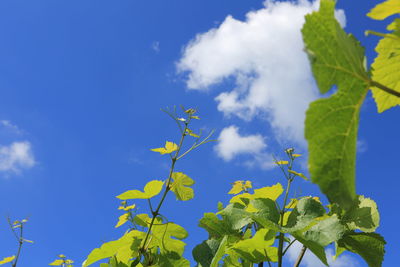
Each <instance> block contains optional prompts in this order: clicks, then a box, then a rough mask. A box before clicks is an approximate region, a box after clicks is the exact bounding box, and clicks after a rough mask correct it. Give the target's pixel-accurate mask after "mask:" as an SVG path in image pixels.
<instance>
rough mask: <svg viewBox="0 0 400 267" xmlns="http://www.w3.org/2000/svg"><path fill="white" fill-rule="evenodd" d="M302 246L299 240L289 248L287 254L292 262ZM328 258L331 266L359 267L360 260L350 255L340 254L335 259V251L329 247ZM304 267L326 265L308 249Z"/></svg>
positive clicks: (303, 261) (302, 263)
mask: <svg viewBox="0 0 400 267" xmlns="http://www.w3.org/2000/svg"><path fill="white" fill-rule="evenodd" d="M301 248H302V244H300V243H299V242H297V241H296V242H295V243H293V245H292V246H291V247H290V248H289V249H288V251H287V254H285V255H288V259H289V261H291V262H296V259H297V257H298V256H299V254H300V250H301ZM325 252H326V258H327V260H328V264H329V266H330V267H357V266H359V265H358V262H357V261H356V260H355V259H354V258H352V257H350V256H348V255H344V254H342V255H340V256H339V257H338V258H337V259H336V260H333V256H334V252H333V250H332V249H330V248H329V249H327V250H326V251H325ZM300 266H304V267H326V265H325V264H323V263H322V262H321V261H320V260H319V259H318V258H317V257H316V256H315V255H314V254H313V253H312V252H310V251H309V250H307V251H306V253H305V254H304V257H303V259H302V261H301V265H300Z"/></svg>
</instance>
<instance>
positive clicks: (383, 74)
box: [371, 0, 400, 112]
mask: <svg viewBox="0 0 400 267" xmlns="http://www.w3.org/2000/svg"><path fill="white" fill-rule="evenodd" d="M398 2H399V5H400V0H399V1H398ZM388 29H389V30H393V32H392V33H389V34H383V36H384V38H382V39H381V40H380V41H379V43H378V45H377V46H376V48H375V51H376V52H377V53H378V55H377V57H376V58H375V60H374V62H373V63H372V65H371V67H372V79H373V80H374V81H376V82H378V83H380V84H383V85H385V86H387V87H389V88H390V89H393V90H395V91H397V92H400V19H397V20H396V21H395V22H394V23H393V24H391V25H389V27H388ZM371 90H372V94H373V96H374V99H375V102H376V104H377V106H378V112H383V111H385V110H387V109H389V108H391V107H394V106H397V105H400V97H398V96H394V95H392V94H389V93H386V92H385V91H383V90H381V89H378V88H376V87H372V88H371Z"/></svg>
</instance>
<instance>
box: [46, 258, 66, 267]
mask: <svg viewBox="0 0 400 267" xmlns="http://www.w3.org/2000/svg"><path fill="white" fill-rule="evenodd" d="M63 264H64V260H60V259H58V260H55V261H53V262H51V263H49V265H51V266H62V265H63Z"/></svg>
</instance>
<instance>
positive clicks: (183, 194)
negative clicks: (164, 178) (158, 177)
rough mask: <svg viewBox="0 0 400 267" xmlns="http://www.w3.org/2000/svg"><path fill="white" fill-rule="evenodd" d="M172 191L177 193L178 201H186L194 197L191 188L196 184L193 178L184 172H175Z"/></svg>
mask: <svg viewBox="0 0 400 267" xmlns="http://www.w3.org/2000/svg"><path fill="white" fill-rule="evenodd" d="M171 178H172V180H173V182H172V183H171V191H172V192H174V193H175V196H176V198H177V199H179V200H182V201H186V200H189V199H192V198H193V197H194V192H193V189H192V188H190V187H189V186H192V185H193V184H194V181H193V179H192V178H190V177H189V176H187V175H186V174H184V173H182V172H174V173H173V174H172V176H171Z"/></svg>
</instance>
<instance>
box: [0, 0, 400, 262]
mask: <svg viewBox="0 0 400 267" xmlns="http://www.w3.org/2000/svg"><path fill="white" fill-rule="evenodd" d="M375 3H376V2H375V1H372V0H368V1H365V0H364V1H360V0H359V1H344V0H341V1H339V3H338V8H340V9H343V10H344V13H343V12H339V13H338V18H340V20H341V21H342V23H345V24H346V30H347V31H349V32H352V33H353V34H354V35H355V36H356V37H357V38H359V39H360V40H361V42H362V44H363V45H364V46H365V47H366V51H367V56H368V62H369V63H370V62H371V61H372V59H373V57H374V52H373V48H374V46H375V45H376V42H377V40H378V39H377V38H375V37H365V36H364V31H365V30H366V29H374V30H376V31H383V29H384V25H385V23H386V22H384V23H382V22H377V21H372V20H370V19H368V18H367V17H366V16H365V14H366V13H367V12H368V11H369V9H370V8H372V7H373V6H374V5H375ZM312 8H313V6H312V4H308V3H307V2H304V1H303V2H301V4H299V5H295V4H293V2H292V4H290V3H286V4H279V3H277V4H269V5H268V7H267V8H266V7H265V5H264V3H263V1H261V0H258V1H237V0H234V1H232V0H220V1H209V0H204V1H184V0H170V1H128V0H120V1H113V2H111V1H105V0H87V1H75V0H70V1H50V0H37V1H18V0H13V1H11V0H3V1H1V2H0V36H1V40H2V41H1V42H0V62H1V64H0V95H1V97H0V154H1V155H0V202H1V203H2V205H1V206H0V235H1V241H0V252H1V255H0V257H3V256H9V255H12V254H14V253H15V249H16V247H15V240H14V239H13V236H12V234H11V232H10V231H9V229H8V226H7V221H6V216H8V215H9V216H11V217H12V218H16V219H17V218H25V217H29V223H28V225H27V230H26V238H28V239H31V240H34V241H35V243H34V244H32V245H31V244H27V245H26V247H24V250H23V253H22V257H21V262H20V266H45V265H46V264H48V263H49V262H50V261H52V260H53V259H54V258H55V257H56V255H58V254H60V253H63V254H66V255H67V256H68V257H70V258H72V259H73V260H75V262H76V263H78V264H77V265H78V266H79V264H80V263H81V262H82V261H83V260H84V259H85V257H86V256H87V255H88V253H89V252H90V251H91V249H93V248H95V247H97V246H99V245H100V244H101V242H103V241H109V240H112V239H115V238H117V237H118V236H119V235H121V234H122V232H123V230H122V229H114V225H115V223H116V220H117V217H118V216H119V215H120V213H119V212H118V210H117V207H118V203H119V202H118V200H117V199H116V198H115V196H116V195H118V194H120V193H122V192H124V191H126V190H128V189H141V188H142V187H143V186H144V184H145V183H146V182H147V181H149V180H151V179H165V178H166V175H167V168H166V166H167V165H166V164H167V163H168V161H167V158H165V157H161V156H160V155H157V154H156V153H153V152H151V151H149V149H150V148H154V147H159V146H162V145H163V143H164V142H165V140H171V141H172V140H176V139H177V134H178V132H177V129H176V126H175V124H174V122H173V121H172V120H170V119H169V118H168V117H167V116H166V115H165V114H164V113H163V112H161V111H160V109H161V108H165V107H167V106H173V105H180V104H183V105H185V106H187V107H196V108H198V110H199V116H200V117H201V118H202V119H201V120H200V121H199V122H197V125H195V126H194V128H196V126H197V127H198V128H199V129H200V128H202V129H204V130H211V129H215V130H216V137H218V136H220V137H221V138H220V139H221V142H220V143H219V144H218V145H217V144H208V145H205V146H204V147H201V148H200V149H199V150H198V151H195V152H193V154H192V155H191V156H190V157H188V158H186V159H184V160H182V161H181V162H179V165H178V166H177V170H178V171H183V172H185V173H186V174H188V175H189V176H190V177H192V178H193V179H194V180H195V181H196V184H195V186H194V190H195V199H193V200H191V201H188V202H184V203H182V202H177V201H175V199H174V197H173V196H171V197H170V198H169V199H168V200H167V202H166V204H165V208H164V207H163V210H162V212H163V214H164V215H166V216H167V217H168V218H169V219H170V220H171V221H174V222H176V223H178V224H180V225H182V226H184V227H185V228H186V229H187V230H188V231H189V238H188V239H187V243H188V246H187V252H186V255H187V257H189V258H191V250H192V248H193V247H194V246H195V245H196V244H198V243H200V242H201V241H202V240H203V239H206V238H207V234H206V232H205V231H204V230H202V229H200V228H198V227H197V222H198V220H199V219H200V218H201V217H202V214H203V213H204V212H211V211H215V210H216V205H217V202H218V201H225V202H226V201H227V200H228V195H227V194H226V193H227V192H228V191H229V189H230V183H232V182H233V181H235V180H239V179H249V180H252V181H253V184H254V185H255V186H266V185H272V184H274V183H276V182H282V181H283V180H282V179H281V178H280V174H279V172H278V171H277V170H276V169H274V168H271V166H270V164H268V163H269V162H270V161H271V159H270V155H271V154H279V153H280V152H279V151H281V150H282V149H283V148H286V147H289V146H294V147H296V148H298V151H299V152H300V153H305V151H306V149H305V144H304V139H303V138H302V123H301V121H302V119H303V118H304V115H303V113H304V110H305V108H306V107H307V104H308V102H309V101H311V100H312V99H315V98H316V97H318V95H317V94H316V92H315V85H314V82H313V80H312V77H311V76H310V72H309V68H308V62H307V61H306V60H305V55H304V54H302V52H301V49H302V43H301V39H299V38H298V36H299V34H298V29H299V28H300V27H301V18H302V16H301V14H302V12H306V11H307V12H309V11H310V10H312ZM250 11H251V12H252V13H251V14H250V15H249V16H247V17H246V14H248V12H250ZM288 14H289V15H288ZM228 16H229V17H228ZM285 16H286V17H285ZM344 17H345V20H344ZM276 18H279V19H282V21H279V22H278V23H276V25H274V24H273V22H274V21H276ZM285 18H286V19H285ZM296 34H297V35H296ZM196 36H197V38H196ZM299 40H300V41H299ZM227 47H229V49H227ZM284 70H286V72H285V71H284ZM399 115H400V109H399V108H393V109H392V110H389V111H386V112H384V113H383V114H377V112H376V106H375V103H374V102H373V99H372V97H371V96H370V95H369V96H368V99H367V100H366V103H365V104H364V106H363V108H362V112H361V120H360V130H359V137H360V149H359V154H358V162H357V193H358V194H363V195H365V196H367V197H371V198H372V199H374V200H375V201H376V202H377V204H378V207H379V209H380V213H381V227H380V228H379V229H378V232H379V233H381V234H382V235H383V236H384V237H385V238H386V241H387V242H388V245H387V247H386V251H387V252H386V256H385V262H384V266H394V265H395V262H397V261H396V259H397V255H396V252H397V251H399V249H400V245H399V244H398V239H399V238H400V235H399V231H396V229H397V228H396V227H397V219H398V215H397V213H396V212H395V211H396V210H397V208H398V205H397V203H396V196H397V194H398V187H399V185H400V182H399V179H398V178H400V177H399V174H398V171H397V165H398V163H399V160H398V151H399V150H400V142H398V141H397V140H398V132H399V130H400V126H399V124H398V118H399ZM221 133H223V134H221ZM302 164H303V165H304V162H303V163H302ZM296 189H297V190H301V192H302V193H303V194H304V195H308V194H317V195H320V193H318V192H319V191H318V189H317V187H316V186H313V185H310V184H308V183H305V182H302V181H299V182H298V183H297V184H296ZM138 204H139V206H140V207H141V211H144V210H145V208H146V205H145V203H138ZM345 257H346V258H344V259H342V260H343V262H345V263H342V264H346V263H348V261H351V262H353V263H354V264H355V266H364V263H363V262H362V260H360V259H359V258H358V257H357V256H355V255H350V254H346V255H345ZM349 257H350V258H349ZM312 261H313V259H309V262H310V263H309V265H310V266H312ZM305 262H306V261H305ZM357 262H358V263H357ZM336 266H346V265H336ZM347 266H349V265H347Z"/></svg>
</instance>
